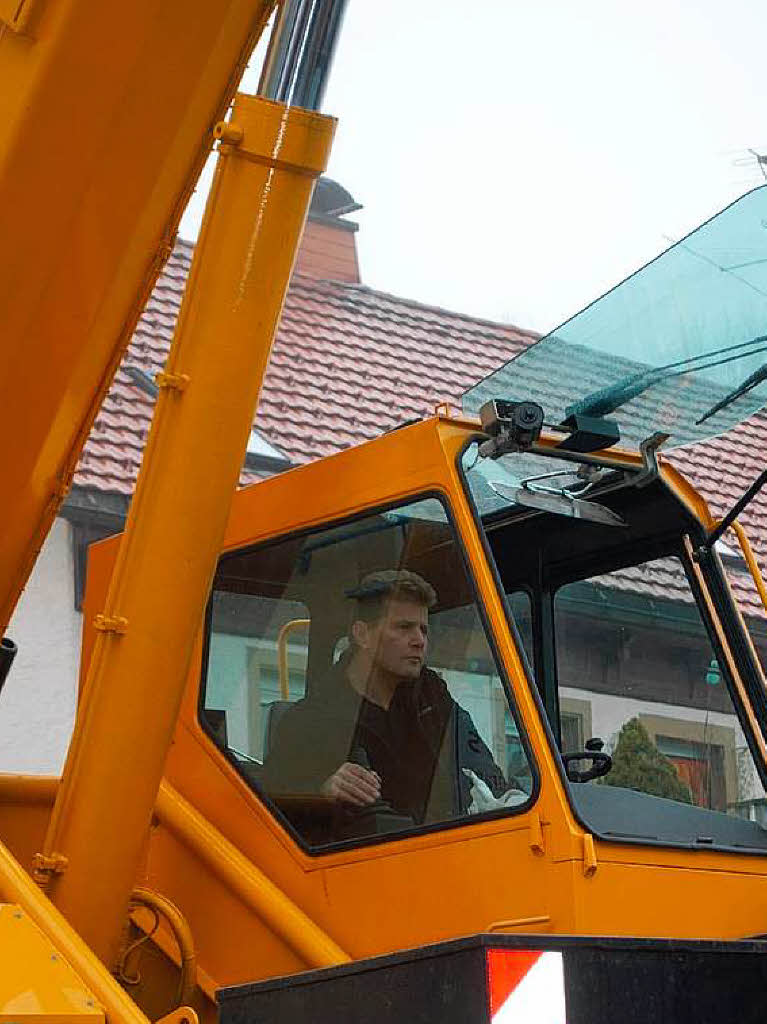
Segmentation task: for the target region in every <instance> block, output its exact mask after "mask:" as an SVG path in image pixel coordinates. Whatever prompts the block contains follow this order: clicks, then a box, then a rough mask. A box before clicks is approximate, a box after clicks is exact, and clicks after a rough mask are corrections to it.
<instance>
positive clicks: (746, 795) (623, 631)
mask: <svg viewBox="0 0 767 1024" xmlns="http://www.w3.org/2000/svg"><path fill="white" fill-rule="evenodd" d="M554 626H555V637H556V655H557V683H558V693H557V699H558V706H559V723H560V735H561V748H562V752H563V756H564V759H565V762H566V763H567V762H569V764H568V773H569V774H570V777H571V780H572V783H573V784H572V793H573V799H574V800H575V801H576V805H577V807H578V808H579V810H580V811H581V813H582V814H583V816H584V818H586V820H587V821H588V822H589V823H590V824H591V825H592V826H593V827H595V828H596V829H597V830H598V831H600V832H602V833H604V834H605V835H608V836H613V837H615V838H628V839H632V838H633V839H637V838H640V839H641V838H645V839H651V840H661V841H677V842H685V843H693V844H697V845H699V846H704V845H708V846H719V845H722V846H739V847H744V848H745V847H749V846H751V847H756V848H765V847H767V838H766V837H765V832H764V830H763V829H762V828H760V827H758V825H757V824H756V823H760V824H765V823H766V822H765V792H764V788H763V786H762V783H761V780H760V778H759V774H758V772H757V770H756V766H755V764H754V760H753V757H752V754H751V751H750V749H749V746H748V742H747V740H746V736H745V733H744V730H743V726H742V724H741V722H740V720H739V718H738V715H737V713H736V709H735V705H734V703H733V699H732V697H731V695H730V691H729V687H728V682H727V678H726V675H725V673H724V671H723V668H722V665H721V664H720V662H719V660H718V659H717V657H716V655H715V653H714V650H713V648H712V645H711V641H710V640H709V637H708V634H707V631H706V629H705V626H704V624H703V622H702V620H701V617H700V613H699V611H698V607H697V605H696V603H695V600H694V598H693V594H692V592H691V590H690V585H689V582H688V579H687V575H686V573H685V571H684V568H683V566H682V563H681V561H680V560H679V559H677V558H658V559H654V560H652V561H648V562H644V563H642V564H640V565H635V566H632V567H630V568H627V569H620V570H616V571H614V572H608V573H602V574H600V575H598V576H594V577H591V578H590V579H583V580H578V581H575V582H572V583H567V584H565V585H564V586H560V587H559V589H558V590H557V591H556V594H555V598H554ZM600 744H601V746H600ZM586 745H590V746H591V747H592V750H601V751H602V752H603V753H607V754H609V755H610V756H611V759H612V763H611V766H610V768H609V770H608V771H607V772H606V774H604V775H602V776H600V777H598V778H595V779H592V780H589V779H580V778H579V777H578V772H579V771H584V772H586V773H587V774H588V773H590V772H591V771H592V770H593V766H592V765H590V763H589V762H588V760H586V759H584V761H582V762H578V760H577V759H575V758H574V757H573V755H575V754H577V753H578V752H582V751H583V750H584V747H585V746H586ZM742 819H746V821H743V820H742ZM747 822H748V823H751V822H753V823H754V824H753V825H751V824H747Z"/></svg>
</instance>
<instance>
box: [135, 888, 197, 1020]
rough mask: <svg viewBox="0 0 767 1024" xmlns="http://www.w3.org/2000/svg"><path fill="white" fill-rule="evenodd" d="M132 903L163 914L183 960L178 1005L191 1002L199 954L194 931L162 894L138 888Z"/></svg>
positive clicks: (173, 904)
mask: <svg viewBox="0 0 767 1024" xmlns="http://www.w3.org/2000/svg"><path fill="white" fill-rule="evenodd" d="M131 903H140V904H142V906H145V907H151V908H152V909H153V910H155V911H157V913H158V914H162V916H163V917H164V918H165V920H166V921H167V922H168V924H169V926H170V930H171V931H172V932H173V937H174V938H175V940H176V943H177V945H178V952H179V958H180V960H181V965H180V966H181V979H180V981H179V985H178V997H177V998H178V1005H179V1006H186V1005H187V1004H188V1003H189V1002H191V1000H192V997H193V996H194V993H195V990H196V988H197V954H196V953H195V949H194V938H193V936H192V930H191V928H190V927H189V924H188V923H187V920H186V918H185V917H184V915H183V914H182V913H181V911H180V910H179V909H178V907H177V906H176V904H175V903H174V902H173V901H172V900H169V899H168V897H167V896H163V895H162V893H159V892H155V891H154V889H147V888H145V887H144V886H137V887H136V888H135V889H134V890H133V892H132V893H131Z"/></svg>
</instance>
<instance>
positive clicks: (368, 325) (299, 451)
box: [74, 241, 537, 494]
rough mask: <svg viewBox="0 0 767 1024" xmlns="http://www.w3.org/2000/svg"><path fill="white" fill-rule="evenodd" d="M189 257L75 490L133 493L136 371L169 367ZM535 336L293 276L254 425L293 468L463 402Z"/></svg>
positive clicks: (147, 411) (172, 278)
mask: <svg viewBox="0 0 767 1024" xmlns="http://www.w3.org/2000/svg"><path fill="white" fill-rule="evenodd" d="M192 252H193V248H192V246H191V245H190V244H189V243H187V242H183V241H179V242H178V243H177V244H176V247H175V249H174V251H173V254H172V255H171V257H170V259H169V260H168V262H167V264H166V266H165V269H164V270H163V273H162V274H161V275H160V277H159V279H158V281H157V284H156V285H155V288H154V291H153V292H152V295H151V297H150V299H149V301H148V302H147V305H146V309H145V310H144V312H143V313H142V315H141V318H140V320H139V323H138V326H137V327H136V331H135V333H134V335H133V338H132V340H131V342H130V345H129V347H128V351H127V353H126V355H125V358H124V359H123V363H122V366H121V368H120V369H119V370H118V372H117V375H116V378H115V382H114V384H113V385H112V388H111V389H110V391H109V394H108V395H107V397H106V399H105V400H104V404H103V406H102V409H101V412H100V413H99V416H98V418H97V420H96V422H95V424H94V426H93V430H92V431H91V435H90V437H89V439H88V442H87V443H86V446H85V450H84V451H83V455H82V458H81V460H80V465H79V466H78V469H77V473H76V476H75V481H74V482H75V484H76V485H79V486H81V487H89V488H94V489H97V490H102V491H117V492H120V493H123V494H130V493H131V492H132V490H133V486H134V484H135V481H136V475H137V473H138V465H139V460H140V455H141V449H142V447H143V444H144V442H145V441H146V436H147V433H148V430H149V422H150V418H151V414H152V408H153V400H152V398H151V397H150V396H149V395H148V394H147V393H146V392H145V391H143V390H142V389H141V388H140V386H138V385H137V384H136V381H135V380H134V379H133V377H132V376H131V374H130V373H129V372H128V369H129V368H130V367H140V368H141V369H142V370H144V371H145V372H146V373H147V374H148V376H149V377H150V379H151V378H152V377H153V376H154V374H155V373H157V372H158V371H160V370H161V369H162V368H163V366H164V363H165V359H166V356H167V352H168V348H169V346H170V342H171V337H172V334H173V328H174V325H175V320H176V316H177V314H178V309H179V306H180V303H181V295H182V292H183V288H184V285H185V283H186V277H187V274H188V272H189V266H190V263H191V259H192ZM535 338H537V335H536V334H533V333H532V332H530V331H522V330H518V329H517V328H514V327H507V326H504V325H501V324H495V323H491V322H489V321H483V320H477V319H472V318H471V317H466V316H461V315H459V314H457V313H450V312H447V311H446V310H442V309H436V308H434V307H431V306H424V305H422V304H420V303H417V302H410V301H408V300H406V299H401V298H397V297H395V296H393V295H386V294H384V293H383V292H377V291H374V290H373V289H371V288H367V287H365V286H363V285H358V284H349V283H344V282H336V281H324V280H318V279H316V278H314V277H308V276H305V275H302V274H296V275H294V277H293V280H292V282H291V285H290V289H289V291H288V295H287V299H286V301H285V308H284V310H283V314H282V320H281V322H280V327H279V330H278V333H277V338H276V340H275V343H274V348H273V350H272V356H271V360H270V363H269V368H268V370H267V373H266V377H265V380H264V384H263V388H262V391H261V400H260V404H259V408H258V413H257V416H256V422H255V426H256V428H257V429H258V431H259V432H260V433H261V434H262V435H263V436H264V437H265V438H266V439H267V440H268V441H270V442H271V443H272V444H274V445H276V446H277V447H278V448H279V449H281V450H282V451H285V452H287V453H288V454H289V456H290V458H291V459H292V461H293V462H294V463H303V462H309V461H311V460H312V459H316V458H319V457H320V456H323V455H329V454H331V453H332V452H336V451H338V450H339V449H342V448H348V447H350V446H351V445H354V444H359V443H360V442H361V441H367V440H369V439H370V438H373V437H376V436H377V435H378V434H380V433H381V432H382V431H384V430H387V429H389V428H390V427H393V426H396V425H397V424H399V423H402V422H404V421H406V420H409V419H413V418H414V417H419V418H420V417H423V416H425V415H430V414H431V413H433V411H434V407H435V405H436V404H437V403H439V402H443V401H451V402H453V403H454V404H457V403H458V401H459V399H460V396H461V394H462V392H463V391H465V390H466V388H467V387H469V386H470V385H471V384H472V383H474V381H476V380H478V379H479V378H480V377H483V376H484V375H486V374H487V373H489V372H490V371H491V370H493V369H494V368H495V367H497V366H498V365H499V364H500V363H503V362H505V361H506V360H507V359H509V358H510V357H511V356H512V355H514V354H515V353H516V352H518V351H520V350H521V349H522V348H524V347H526V346H527V345H529V344H530V342H531V341H533V340H535ZM250 479H255V477H253V476H247V475H244V476H243V479H242V482H243V483H244V482H248V481H249V480H250Z"/></svg>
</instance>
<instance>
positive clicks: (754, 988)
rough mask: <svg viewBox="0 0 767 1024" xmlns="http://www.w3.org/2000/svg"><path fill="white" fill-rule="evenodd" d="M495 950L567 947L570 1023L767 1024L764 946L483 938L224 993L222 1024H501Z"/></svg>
mask: <svg viewBox="0 0 767 1024" xmlns="http://www.w3.org/2000/svg"><path fill="white" fill-rule="evenodd" d="M488 949H505V950H520V949H535V950H541V949H542V950H560V951H562V952H563V954H564V976H565V977H564V981H565V995H566V1002H567V1024H595V1022H597V1021H599V1022H601V1021H620V1024H647V1022H652V1024H727V1022H733V1024H734V1022H737V1024H757V1022H758V1024H762V1022H763V1021H764V1020H765V1019H767V943H764V942H761V941H744V942H684V941H677V940H654V939H599V938H593V937H590V938H570V937H562V936H541V935H528V936H525V935H518V936H498V935H477V936H472V937H471V938H467V939H458V940H455V941H452V942H445V943H440V944H438V945H433V946H426V947H424V948H422V949H418V950H410V951H408V952H405V953H397V954H394V955H391V956H384V957H376V958H375V959H372V960H363V961H359V962H357V963H354V964H349V965H345V966H343V967H335V968H330V969H328V970H321V971H310V972H307V973H306V974H300V975H296V976H293V977H289V978H278V979H273V980H270V981H265V982H258V983H255V984H252V985H240V986H237V987H233V988H227V989H221V990H220V991H219V993H218V1002H219V1009H220V1020H221V1024H309V1022H312V1024H483V1022H489V1021H490V1011H489V997H488V982H487V968H486V953H487V950H488ZM520 1024H525V1022H524V1021H520Z"/></svg>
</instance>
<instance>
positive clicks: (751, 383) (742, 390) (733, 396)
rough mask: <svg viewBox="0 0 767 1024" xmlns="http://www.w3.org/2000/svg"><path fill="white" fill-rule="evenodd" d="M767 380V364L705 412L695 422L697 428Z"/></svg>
mask: <svg viewBox="0 0 767 1024" xmlns="http://www.w3.org/2000/svg"><path fill="white" fill-rule="evenodd" d="M765 380H767V363H764V365H763V366H760V367H759V369H758V370H754V372H753V373H752V374H751V376H750V377H746V379H745V380H744V381H743V383H742V384H738V386H737V387H736V388H733V389H732V391H730V392H728V393H727V394H726V395H725V396H724V398H722V399H720V400H719V401H718V402H717V403H716V405H712V406H711V408H710V409H709V410H708V412H704V413H703V415H702V416H701V418H700V419H699V420H696V421H695V426H696V427H699V426H700V424H701V423H705V422H706V420H707V419H710V418H711V417H712V416H714V415H715V414H716V413H718V412H721V411H722V409H726V408H727V406H728V405H731V404H732V403H733V402H735V401H737V399H739V398H742V397H743V395H747V394H748V392H749V391H752V390H753V389H754V388H755V387H756V386H757V384H761V383H762V381H765Z"/></svg>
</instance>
